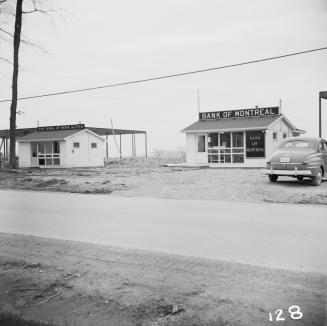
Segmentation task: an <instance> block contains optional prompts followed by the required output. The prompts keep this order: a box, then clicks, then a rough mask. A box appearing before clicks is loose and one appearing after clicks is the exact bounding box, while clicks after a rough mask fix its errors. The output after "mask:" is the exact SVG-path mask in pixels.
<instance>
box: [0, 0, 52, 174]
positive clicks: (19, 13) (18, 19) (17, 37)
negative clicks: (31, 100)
mask: <svg viewBox="0 0 327 326" xmlns="http://www.w3.org/2000/svg"><path fill="white" fill-rule="evenodd" d="M30 1H31V2H30V4H31V5H32V8H31V9H29V10H23V2H24V0H16V10H15V14H14V16H15V25H14V26H15V27H14V33H13V34H12V33H10V32H8V31H7V30H5V29H3V28H1V27H0V31H1V32H2V33H4V34H6V35H9V36H11V37H12V38H13V62H12V64H13V74H12V97H11V105H10V132H9V137H10V154H9V166H10V168H11V169H14V168H16V167H17V166H16V117H17V101H18V73H19V48H20V44H21V43H22V42H23V43H26V44H31V43H30V42H27V41H24V40H21V35H22V22H23V14H31V13H35V12H39V13H43V14H45V13H48V12H49V11H53V10H43V9H42V8H40V7H39V6H38V3H37V1H36V0H30ZM5 2H7V0H0V5H2V4H4V3H5ZM0 9H1V7H0ZM0 12H1V11H0ZM0 59H1V60H3V61H6V62H8V63H11V61H10V60H8V59H6V58H0Z"/></svg>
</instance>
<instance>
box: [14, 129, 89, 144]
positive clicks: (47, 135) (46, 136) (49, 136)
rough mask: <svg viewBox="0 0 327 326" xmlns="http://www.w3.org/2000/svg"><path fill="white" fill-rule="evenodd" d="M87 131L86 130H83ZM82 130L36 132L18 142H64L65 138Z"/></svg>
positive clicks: (19, 139)
mask: <svg viewBox="0 0 327 326" xmlns="http://www.w3.org/2000/svg"><path fill="white" fill-rule="evenodd" d="M82 130H85V129H82ZM82 130H81V129H73V130H56V131H36V132H32V133H30V134H27V135H26V136H23V137H20V138H18V139H17V141H18V142H25V141H44V140H64V139H65V138H67V137H69V136H72V135H74V134H77V133H78V132H81V131H82Z"/></svg>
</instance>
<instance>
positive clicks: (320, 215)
mask: <svg viewBox="0 0 327 326" xmlns="http://www.w3.org/2000/svg"><path fill="white" fill-rule="evenodd" d="M0 232H9V233H20V234H28V235H36V236H43V237H51V238H59V239H68V240H79V241H85V242H92V243H99V244H108V245H113V246H120V247H128V248H139V249H149V250H155V251H163V252H169V253H174V254H182V255H189V256H199V257H207V258H214V259H219V260H226V261H233V262H240V263H247V264H254V265H260V266H269V267H277V268H286V269H293V270H302V271H316V272H323V273H327V259H326V256H327V208H326V207H323V206H304V205H302V206H300V205H298V206H296V205H282V204H281V205H279V204H278V205H277V204H253V203H233V202H216V201H205V200H198V201H196V200H192V201H191V200H170V199H169V200H166V199H153V198H118V197H110V196H108V195H80V194H63V193H44V192H27V191H26V192H24V191H0ZM0 254H1V249H0Z"/></svg>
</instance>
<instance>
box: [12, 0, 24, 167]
mask: <svg viewBox="0 0 327 326" xmlns="http://www.w3.org/2000/svg"><path fill="white" fill-rule="evenodd" d="M22 15H23V0H17V4H16V17H15V32H14V69H13V76H12V98H11V106H10V136H9V137H10V157H9V165H10V168H12V169H14V168H16V111H17V93H18V92H17V88H18V68H19V64H18V52H19V45H20V36H21V30H22Z"/></svg>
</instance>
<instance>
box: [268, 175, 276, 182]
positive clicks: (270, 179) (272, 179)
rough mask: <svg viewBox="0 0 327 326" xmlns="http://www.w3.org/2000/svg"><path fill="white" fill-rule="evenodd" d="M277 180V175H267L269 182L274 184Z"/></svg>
mask: <svg viewBox="0 0 327 326" xmlns="http://www.w3.org/2000/svg"><path fill="white" fill-rule="evenodd" d="M277 179H278V175H275V174H270V175H269V181H270V182H276V181H277Z"/></svg>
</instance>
